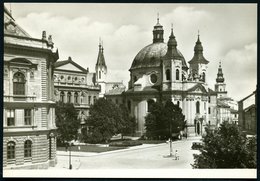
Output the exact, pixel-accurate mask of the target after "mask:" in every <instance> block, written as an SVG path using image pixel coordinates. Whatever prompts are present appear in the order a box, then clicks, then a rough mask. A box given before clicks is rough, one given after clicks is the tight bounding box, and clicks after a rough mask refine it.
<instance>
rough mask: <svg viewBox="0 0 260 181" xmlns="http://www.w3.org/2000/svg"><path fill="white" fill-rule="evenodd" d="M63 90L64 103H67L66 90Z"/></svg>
mask: <svg viewBox="0 0 260 181" xmlns="http://www.w3.org/2000/svg"><path fill="white" fill-rule="evenodd" d="M63 92H64V103H67V96H68V91H63Z"/></svg>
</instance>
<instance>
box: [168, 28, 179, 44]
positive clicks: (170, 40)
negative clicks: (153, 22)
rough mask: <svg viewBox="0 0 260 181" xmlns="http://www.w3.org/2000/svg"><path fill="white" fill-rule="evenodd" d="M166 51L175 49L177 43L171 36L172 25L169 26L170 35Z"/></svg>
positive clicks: (172, 35)
mask: <svg viewBox="0 0 260 181" xmlns="http://www.w3.org/2000/svg"><path fill="white" fill-rule="evenodd" d="M167 45H168V49H169V48H170V49H172V48H175V49H176V47H177V41H176V39H175V36H174V34H173V24H171V35H170V36H169V40H168V43H167Z"/></svg>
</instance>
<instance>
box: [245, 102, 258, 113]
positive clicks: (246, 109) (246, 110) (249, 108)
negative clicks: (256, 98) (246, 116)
mask: <svg viewBox="0 0 260 181" xmlns="http://www.w3.org/2000/svg"><path fill="white" fill-rule="evenodd" d="M255 107H256V106H255V104H252V105H251V106H248V107H247V108H245V109H244V111H245V112H248V111H250V110H251V109H252V108H255Z"/></svg>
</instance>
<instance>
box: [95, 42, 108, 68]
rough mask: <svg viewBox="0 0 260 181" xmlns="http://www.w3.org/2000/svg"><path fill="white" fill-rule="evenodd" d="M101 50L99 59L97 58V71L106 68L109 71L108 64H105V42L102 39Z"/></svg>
mask: <svg viewBox="0 0 260 181" xmlns="http://www.w3.org/2000/svg"><path fill="white" fill-rule="evenodd" d="M98 47H99V50H98V58H97V63H96V70H97V69H98V68H105V69H107V66H106V62H105V57H104V53H103V51H104V48H103V41H101V38H99V45H98Z"/></svg>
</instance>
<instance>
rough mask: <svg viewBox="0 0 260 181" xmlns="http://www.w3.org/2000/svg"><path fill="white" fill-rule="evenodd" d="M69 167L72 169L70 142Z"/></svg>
mask: <svg viewBox="0 0 260 181" xmlns="http://www.w3.org/2000/svg"><path fill="white" fill-rule="evenodd" d="M69 169H70V170H71V169H72V164H71V142H70V143H69Z"/></svg>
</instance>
